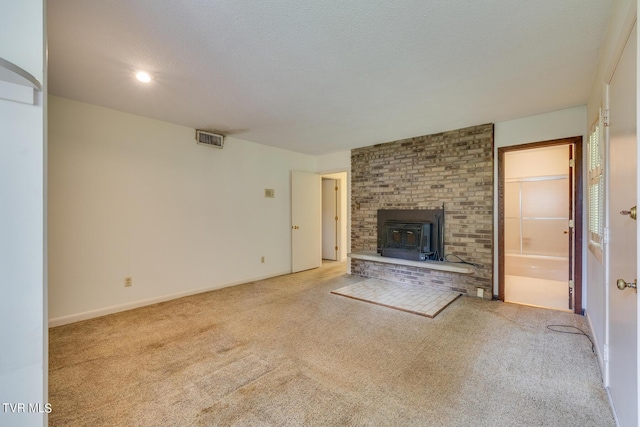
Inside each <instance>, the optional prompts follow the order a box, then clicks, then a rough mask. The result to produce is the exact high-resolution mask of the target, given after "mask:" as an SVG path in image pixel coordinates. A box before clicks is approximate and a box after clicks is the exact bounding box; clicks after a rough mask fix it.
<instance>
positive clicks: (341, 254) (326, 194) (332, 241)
mask: <svg viewBox="0 0 640 427" xmlns="http://www.w3.org/2000/svg"><path fill="white" fill-rule="evenodd" d="M347 208H348V203H347V173H346V172H338V173H331V174H324V175H322V259H323V260H330V261H346V259H347V253H348V240H347V236H348V235H347V221H348V218H347Z"/></svg>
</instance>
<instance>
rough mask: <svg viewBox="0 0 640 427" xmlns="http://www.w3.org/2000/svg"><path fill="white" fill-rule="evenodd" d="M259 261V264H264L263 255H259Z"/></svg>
mask: <svg viewBox="0 0 640 427" xmlns="http://www.w3.org/2000/svg"><path fill="white" fill-rule="evenodd" d="M260 263H261V264H264V257H263V256H262V257H260Z"/></svg>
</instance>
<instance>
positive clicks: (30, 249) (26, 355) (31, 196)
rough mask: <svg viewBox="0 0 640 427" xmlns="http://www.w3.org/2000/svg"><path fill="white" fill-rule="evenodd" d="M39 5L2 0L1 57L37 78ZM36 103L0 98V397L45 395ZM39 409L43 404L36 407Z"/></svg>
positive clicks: (19, 419)
mask: <svg viewBox="0 0 640 427" xmlns="http://www.w3.org/2000/svg"><path fill="white" fill-rule="evenodd" d="M44 16H45V12H44V4H43V2H42V0H21V1H19V2H18V1H15V2H14V1H11V2H9V1H5V2H3V3H2V13H0V28H2V34H3V37H1V38H0V58H3V59H5V60H7V61H9V62H11V63H13V64H15V65H17V66H18V67H21V68H22V69H24V70H26V71H27V72H28V73H30V74H32V75H33V76H34V77H35V78H36V79H38V80H39V81H40V82H42V83H43V87H44V88H45V92H44V93H46V82H45V65H44V64H45V62H44V51H45V43H44ZM44 93H43V92H39V93H37V95H36V105H29V104H21V103H17V102H12V101H7V100H1V99H0V201H1V202H0V203H1V204H2V208H1V209H0V286H1V288H2V297H1V298H0V336H2V341H1V342H0V402H2V403H23V404H25V405H26V404H29V403H31V404H39V405H43V404H44V403H46V400H47V341H48V338H47V328H46V326H45V325H46V307H45V301H46V278H45V269H44V264H45V227H44V225H45V219H44V204H45V173H44V159H45V156H46V148H45V147H46V142H45V102H46V101H45V95H44ZM40 408H41V409H43V410H44V407H42V406H41V407H40ZM46 423H47V417H46V415H45V414H44V413H39V412H36V413H28V412H27V413H17V414H12V413H10V411H5V409H4V406H3V407H1V408H0V425H11V426H42V425H46Z"/></svg>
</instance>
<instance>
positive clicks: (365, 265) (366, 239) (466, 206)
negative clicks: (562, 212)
mask: <svg viewBox="0 0 640 427" xmlns="http://www.w3.org/2000/svg"><path fill="white" fill-rule="evenodd" d="M351 174H352V182H351V251H352V252H359V251H375V250H376V247H377V242H376V229H377V211H378V209H434V208H438V207H440V206H442V203H444V205H445V236H444V240H445V253H446V254H453V255H457V256H459V257H461V258H462V259H464V260H465V261H469V262H473V263H476V264H479V265H480V267H479V268H476V269H475V272H474V273H473V274H470V275H460V274H456V273H446V274H444V273H440V272H433V271H429V270H422V269H419V268H414V267H406V266H394V265H389V264H381V263H376V262H371V261H366V260H364V261H363V260H355V259H352V260H351V271H352V274H357V275H361V276H364V277H377V278H382V279H390V280H396V281H401V282H405V283H416V284H426V285H432V286H435V287H437V288H439V289H449V290H453V291H456V292H462V293H463V294H466V295H471V296H475V295H476V288H478V287H480V288H482V289H484V295H485V298H487V299H490V298H491V296H492V294H493V289H492V281H493V265H492V259H493V124H484V125H480V126H473V127H469V128H464V129H459V130H455V131H449V132H443V133H438V134H433V135H427V136H421V137H416V138H409V139H404V140H400V141H395V142H389V143H385V144H378V145H374V146H369V147H363V148H358V149H354V150H352V152H351Z"/></svg>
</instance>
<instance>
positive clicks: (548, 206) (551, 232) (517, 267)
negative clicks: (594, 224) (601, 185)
mask: <svg viewBox="0 0 640 427" xmlns="http://www.w3.org/2000/svg"><path fill="white" fill-rule="evenodd" d="M581 145H582V138H581V137H576V138H568V139H563V140H556V141H546V142H542V143H535V144H526V145H522V146H516V147H505V148H500V149H499V150H498V160H499V165H498V173H499V224H498V227H499V254H500V255H499V256H500V263H499V274H500V278H499V298H500V299H501V300H502V301H505V302H512V303H517V304H524V305H530V306H536V307H544V308H551V309H555V310H562V311H568V312H581V310H582V309H581V300H582V298H581V296H582V294H581V280H580V279H581V275H580V274H579V272H580V269H581V257H580V254H581V250H580V249H579V248H580V247H581V241H582V233H581V227H582V221H581V212H582V197H581V196H580V195H581V188H582V180H581V178H580V174H581V168H580V165H581V164H580V163H581V160H580V159H581V158H582V155H581V154H582V147H581ZM578 205H579V206H578ZM577 248H578V249H577Z"/></svg>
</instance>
